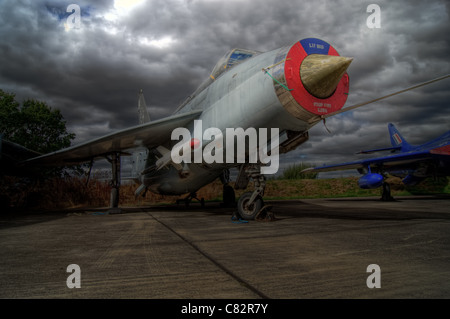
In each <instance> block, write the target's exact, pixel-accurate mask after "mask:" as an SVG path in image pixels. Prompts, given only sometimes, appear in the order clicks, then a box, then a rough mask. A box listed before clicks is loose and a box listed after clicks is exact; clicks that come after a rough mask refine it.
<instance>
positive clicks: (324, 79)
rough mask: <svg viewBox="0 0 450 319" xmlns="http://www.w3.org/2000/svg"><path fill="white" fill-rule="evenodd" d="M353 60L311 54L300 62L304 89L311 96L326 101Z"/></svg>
mask: <svg viewBox="0 0 450 319" xmlns="http://www.w3.org/2000/svg"><path fill="white" fill-rule="evenodd" d="M352 61H353V58H347V57H342V56H334V55H323V54H311V55H308V56H307V57H306V58H305V59H304V60H303V62H302V64H301V67H300V78H301V80H302V83H303V86H304V87H305V89H306V90H307V91H308V92H309V93H310V94H311V95H313V96H315V97H317V98H320V99H326V98H328V97H330V96H331V95H332V94H333V93H334V91H335V90H336V87H337V86H338V84H339V82H340V80H341V78H342V76H343V75H344V74H345V72H346V71H347V68H348V67H349V65H350V63H351V62H352Z"/></svg>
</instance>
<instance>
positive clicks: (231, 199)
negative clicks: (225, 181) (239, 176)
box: [223, 185, 236, 207]
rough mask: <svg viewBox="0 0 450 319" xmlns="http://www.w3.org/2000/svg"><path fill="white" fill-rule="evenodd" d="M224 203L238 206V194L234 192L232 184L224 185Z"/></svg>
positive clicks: (227, 205) (229, 205)
mask: <svg viewBox="0 0 450 319" xmlns="http://www.w3.org/2000/svg"><path fill="white" fill-rule="evenodd" d="M223 204H224V205H225V207H234V206H236V196H235V194H234V189H233V187H231V186H230V185H225V186H224V187H223Z"/></svg>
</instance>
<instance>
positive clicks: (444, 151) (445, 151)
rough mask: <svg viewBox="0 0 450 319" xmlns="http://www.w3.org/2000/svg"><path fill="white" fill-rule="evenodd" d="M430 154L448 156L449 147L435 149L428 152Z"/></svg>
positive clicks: (449, 152) (449, 153)
mask: <svg viewBox="0 0 450 319" xmlns="http://www.w3.org/2000/svg"><path fill="white" fill-rule="evenodd" d="M430 153H431V154H439V155H450V145H445V146H442V147H438V148H435V149H433V150H431V151H430Z"/></svg>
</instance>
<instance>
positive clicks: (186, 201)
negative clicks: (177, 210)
mask: <svg viewBox="0 0 450 319" xmlns="http://www.w3.org/2000/svg"><path fill="white" fill-rule="evenodd" d="M194 199H195V200H197V201H198V202H199V203H200V205H201V206H202V207H205V199H204V198H203V197H202V198H200V199H198V198H197V193H190V194H189V195H188V196H186V197H185V198H182V199H177V205H179V204H180V203H184V204H185V205H186V207H189V204H190V203H191V202H192V200H194Z"/></svg>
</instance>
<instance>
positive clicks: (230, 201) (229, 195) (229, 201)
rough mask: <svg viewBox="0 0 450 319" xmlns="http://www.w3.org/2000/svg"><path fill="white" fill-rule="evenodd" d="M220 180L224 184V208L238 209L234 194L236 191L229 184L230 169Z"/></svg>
mask: <svg viewBox="0 0 450 319" xmlns="http://www.w3.org/2000/svg"><path fill="white" fill-rule="evenodd" d="M220 180H221V181H222V184H223V196H222V198H223V199H222V201H223V203H222V204H223V206H224V207H236V195H235V193H234V189H233V187H231V186H230V185H229V184H228V183H229V182H230V171H229V170H228V169H226V170H224V171H223V174H222V175H221V176H220Z"/></svg>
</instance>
